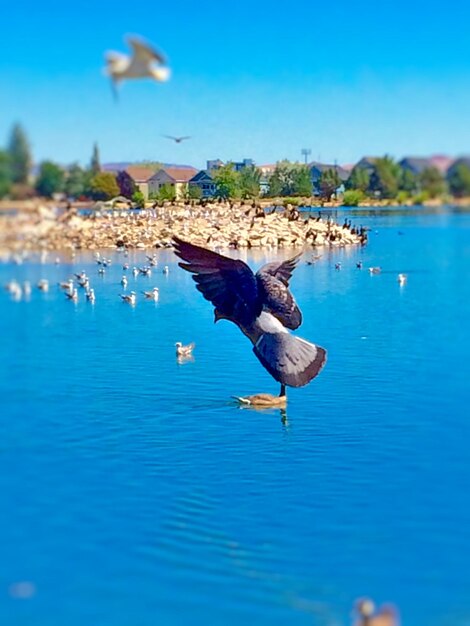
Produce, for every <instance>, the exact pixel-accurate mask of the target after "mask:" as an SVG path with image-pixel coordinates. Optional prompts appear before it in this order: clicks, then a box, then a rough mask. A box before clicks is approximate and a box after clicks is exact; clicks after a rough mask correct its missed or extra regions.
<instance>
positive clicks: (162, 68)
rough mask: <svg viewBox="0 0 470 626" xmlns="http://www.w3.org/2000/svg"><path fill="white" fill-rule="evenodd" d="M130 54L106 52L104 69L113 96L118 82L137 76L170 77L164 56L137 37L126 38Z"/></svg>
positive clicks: (160, 80) (166, 78)
mask: <svg viewBox="0 0 470 626" xmlns="http://www.w3.org/2000/svg"><path fill="white" fill-rule="evenodd" d="M127 42H128V44H129V46H130V47H131V49H132V55H127V54H121V53H120V52H107V53H106V55H105V58H106V68H105V71H106V73H107V74H108V76H109V77H110V78H111V81H112V85H113V90H114V94H115V96H117V86H118V84H119V82H121V81H124V80H130V79H137V78H153V79H154V80H156V81H158V82H165V81H167V80H168V79H169V78H170V68H169V67H168V65H167V61H166V58H165V56H164V55H163V54H162V53H161V52H159V51H158V50H156V49H155V48H153V47H152V46H151V45H150V44H148V43H147V42H145V41H143V40H142V39H139V38H138V37H129V38H128V39H127Z"/></svg>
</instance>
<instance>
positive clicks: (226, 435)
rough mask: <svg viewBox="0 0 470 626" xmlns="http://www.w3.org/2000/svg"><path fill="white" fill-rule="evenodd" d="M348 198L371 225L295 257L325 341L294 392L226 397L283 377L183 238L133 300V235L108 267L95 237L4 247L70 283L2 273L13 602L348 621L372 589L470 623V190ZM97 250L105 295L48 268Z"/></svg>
mask: <svg viewBox="0 0 470 626" xmlns="http://www.w3.org/2000/svg"><path fill="white" fill-rule="evenodd" d="M348 215H349V214H348ZM350 215H351V217H352V219H353V222H354V223H357V224H359V223H362V224H366V225H368V226H370V227H371V228H372V231H371V235H370V243H369V245H368V246H367V247H366V248H363V249H359V248H354V249H349V250H335V251H333V252H331V253H328V252H326V251H325V252H324V253H323V256H322V258H321V260H320V261H319V262H318V263H317V264H316V265H315V266H307V265H306V264H305V263H302V264H301V265H300V267H299V268H298V270H297V271H296V272H295V274H294V277H293V280H292V289H293V291H294V293H295V295H296V297H297V300H298V302H299V305H300V307H301V309H302V311H303V314H304V324H303V326H302V328H301V329H300V331H301V332H300V333H299V334H300V335H301V336H303V337H306V338H308V339H310V340H313V341H316V342H317V343H319V344H320V345H322V346H325V347H326V348H327V349H328V357H329V359H328V363H327V365H326V367H325V369H324V370H323V372H322V373H321V374H320V376H319V377H318V378H317V379H316V380H315V381H313V382H312V383H311V384H310V385H309V386H307V387H306V388H303V389H298V390H290V392H289V404H288V408H287V413H286V414H285V415H284V414H282V413H281V412H280V411H278V410H268V411H254V410H249V409H239V408H238V407H236V406H235V405H234V404H232V403H231V400H230V396H231V395H233V394H249V393H254V392H274V393H277V391H278V386H277V384H276V383H274V381H272V379H271V378H270V377H269V375H268V374H267V373H266V372H265V371H264V370H263V368H262V367H261V365H260V364H259V363H258V361H257V360H256V358H255V357H254V355H253V354H252V352H251V348H250V345H249V343H248V341H247V340H246V339H245V338H244V337H243V336H242V335H241V333H240V332H239V331H238V330H237V329H236V328H235V327H234V326H233V325H230V324H229V323H227V322H221V323H219V324H217V325H216V326H214V324H213V321H212V320H213V316H212V310H211V307H210V306H209V304H208V303H207V302H206V301H205V300H203V299H202V297H201V296H200V294H199V293H198V292H197V291H196V290H195V288H194V284H193V282H192V281H191V278H190V276H189V275H188V274H187V273H185V272H183V271H182V270H180V269H179V268H178V267H177V266H176V264H175V259H174V258H173V256H172V254H171V252H169V251H163V252H160V253H159V258H160V265H159V267H158V268H157V269H156V271H155V272H154V274H153V276H152V277H149V278H147V277H139V278H138V279H137V280H136V281H134V279H133V278H132V276H130V286H131V285H136V286H137V288H136V291H138V292H140V290H141V289H144V288H148V287H152V286H153V285H157V286H158V287H159V288H160V301H159V302H158V303H157V304H154V303H151V302H145V301H143V300H142V299H140V300H139V302H138V303H137V306H136V307H135V308H132V307H130V306H128V305H126V304H123V303H122V302H120V300H119V298H118V294H119V293H121V292H122V288H121V286H120V284H119V280H120V278H121V276H122V274H123V271H122V268H121V264H122V262H124V258H123V255H122V254H119V253H114V254H112V257H113V259H114V261H115V262H114V264H113V265H112V266H111V268H109V269H108V271H107V273H106V275H105V276H103V277H100V276H98V274H97V266H96V265H94V263H93V260H92V257H91V255H87V254H86V253H83V254H81V255H78V256H77V257H76V258H75V260H74V261H73V263H71V262H70V260H67V259H66V258H65V257H64V258H63V260H62V263H61V264H60V265H57V266H56V265H54V264H53V263H50V264H47V263H46V264H44V265H41V264H39V263H38V262H36V261H33V260H31V261H26V262H25V263H24V264H23V265H13V264H6V263H4V264H0V283H2V284H3V283H4V282H6V281H7V280H8V279H11V278H18V279H21V280H24V279H26V278H28V279H29V280H31V281H34V282H36V281H37V280H38V279H39V278H41V277H46V278H49V279H50V281H51V284H52V286H51V290H50V292H49V293H48V294H42V293H40V292H39V291H37V290H34V291H33V294H32V297H31V300H30V301H29V302H26V301H20V302H13V301H12V300H11V299H10V297H9V296H8V294H7V293H6V292H2V293H0V337H1V344H0V350H1V360H0V393H1V399H2V400H1V407H2V408H1V418H0V469H1V471H0V494H1V501H2V506H1V515H0V546H1V552H0V558H1V567H0V623H1V624H5V625H8V626H45V625H47V626H63V625H64V624H67V625H68V626H83V625H85V624H86V625H93V626H129V625H130V624H132V625H133V626H155V624H164V625H165V626H176V625H178V626H180V625H183V626H186V625H187V626H192V625H199V624H204V625H205V626H216V625H217V626H218V625H225V626H232V625H234V626H235V625H238V624H241V623H245V624H256V625H259V626H264V625H266V626H268V625H269V626H274V625H276V626H277V625H279V626H280V625H281V624H282V625H285V624H291V625H295V626H297V625H298V626H303V625H305V626H307V625H312V624H315V625H318V626H323V625H335V626H336V625H338V626H339V625H341V624H348V623H350V611H351V607H352V603H353V601H354V599H355V598H357V597H358V596H361V595H364V594H366V595H369V596H372V597H373V598H374V599H375V600H376V601H377V602H382V601H392V602H394V603H396V604H397V605H398V606H399V607H400V611H401V614H402V617H403V622H404V623H405V624H412V625H413V626H433V625H435V624H443V625H446V624H449V625H452V626H459V625H468V624H470V592H469V590H470V564H469V557H470V504H469V490H470V463H469V441H470V411H469V408H468V407H469V401H470V391H469V390H470V376H469V374H470V372H469V366H468V354H469V351H470V331H469V320H470V272H469V269H468V268H469V264H470V213H465V212H453V211H450V210H449V211H443V212H439V213H435V214H427V213H425V212H424V211H423V210H417V211H411V210H407V211H395V212H388V211H378V212H377V213H374V212H370V213H367V212H366V213H365V212H364V211H360V210H358V211H352V212H351V213H350ZM341 218H342V215H341V214H340V216H339V219H341ZM398 231H401V232H402V233H403V234H402V235H400V234H398ZM280 256H282V255H280ZM273 257H274V255H273V254H265V253H257V254H256V255H248V260H249V261H250V263H252V264H253V265H259V264H261V263H262V262H263V261H264V260H271V259H272V258H273ZM143 258H144V257H143V254H140V253H139V254H134V253H131V254H130V257H129V262H130V264H131V267H132V265H133V264H135V263H140V264H142V263H143ZM359 259H361V260H363V262H364V267H365V268H366V267H368V266H369V265H380V266H381V267H382V268H383V272H382V274H380V275H378V276H370V275H369V273H368V272H367V270H365V269H364V270H362V271H361V270H358V269H356V267H355V263H356V261H357V260H359ZM338 260H340V261H341V262H342V270H341V271H336V270H335V269H334V263H335V262H336V261H338ZM164 264H168V265H169V266H170V273H169V275H168V276H165V275H163V273H162V272H161V267H162V265H164ZM82 269H85V270H86V271H87V272H89V273H90V275H91V276H92V285H93V286H94V287H95V291H96V295H97V301H96V304H95V305H94V306H91V305H90V304H89V303H87V302H85V301H84V300H83V299H81V300H80V301H79V302H78V304H77V305H74V304H72V303H71V302H68V301H66V300H65V298H64V296H63V294H62V293H61V292H59V290H58V287H56V286H54V283H56V282H57V281H58V280H64V279H66V278H67V277H68V276H69V274H70V273H71V271H72V270H74V271H80V270H82ZM399 272H404V273H407V274H408V282H407V284H406V285H405V286H404V287H400V286H399V285H398V283H397V274H398V273H399ZM129 288H130V287H129ZM81 295H82V294H81ZM178 340H180V341H183V342H189V341H195V342H196V349H195V353H194V356H195V360H194V362H189V363H186V364H184V365H179V364H178V363H177V362H176V359H175V356H174V343H175V341H178ZM21 581H29V583H30V589H31V590H32V591H31V593H30V594H29V595H30V597H29V598H28V599H21V598H18V597H16V596H17V595H18V594H16V593H15V592H14V589H15V584H17V583H19V582H21Z"/></svg>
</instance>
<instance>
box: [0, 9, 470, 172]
mask: <svg viewBox="0 0 470 626" xmlns="http://www.w3.org/2000/svg"><path fill="white" fill-rule="evenodd" d="M7 15H8V18H7V21H5V20H3V24H2V33H1V37H0V49H1V55H0V140H3V141H6V138H7V135H8V131H9V128H10V126H11V124H12V123H13V122H14V121H16V120H18V121H20V122H21V123H22V124H23V125H24V126H25V128H26V129H27V131H28V133H29V136H30V139H31V143H32V146H33V150H34V155H35V158H36V160H40V159H43V158H52V159H54V160H57V161H59V162H62V163H69V162H72V161H74V160H78V161H80V162H82V163H86V162H87V161H88V160H89V158H90V154H91V147H92V144H93V142H94V141H98V143H99V146H100V150H101V155H102V160H103V161H120V160H142V159H152V160H158V161H167V162H178V163H189V164H192V165H195V166H198V167H201V166H203V165H204V164H205V160H206V158H217V157H220V158H222V159H224V160H228V159H234V160H238V159H241V158H243V157H251V158H254V159H255V161H256V162H257V163H259V164H262V163H271V162H275V161H276V160H278V159H282V158H289V159H292V160H296V159H300V158H301V155H300V149H301V148H303V147H307V148H310V149H311V150H312V156H311V158H312V159H317V158H320V159H321V160H323V161H334V160H335V159H337V160H338V162H339V163H351V162H354V161H356V160H357V159H358V158H360V157H361V156H362V155H364V154H370V155H372V154H384V153H385V152H387V153H389V154H392V155H394V156H401V155H404V154H414V155H420V154H427V153H447V154H462V153H470V123H469V121H470V45H469V43H468V25H469V24H470V3H468V2H464V1H463V0H462V1H459V2H452V0H451V1H450V2H447V3H442V2H437V1H436V0H431V1H428V2H423V1H415V2H413V1H407V2H405V1H404V0H395V2H393V3H391V4H390V5H389V4H388V3H384V2H371V1H363V2H361V1H359V2H346V1H344V0H337V1H336V2H334V3H324V2H323V3H315V2H310V1H305V0H298V1H297V2H295V3H294V2H291V3H288V2H280V3H277V4H275V3H273V2H264V1H263V2H256V1H255V0H252V1H251V2H249V1H247V0H238V1H237V2H236V3H235V2H232V3H224V2H220V1H219V2H213V1H209V0H203V1H201V2H197V3H196V2H191V3H190V2H184V1H182V0H179V1H177V2H162V3H157V2H143V1H141V0H134V1H133V2H131V3H126V4H124V3H118V2H110V1H108V0H105V1H104V2H99V0H97V2H96V3H94V2H91V1H81V2H80V1H78V2H75V3H64V2H63V1H62V2H58V1H57V0H42V1H41V2H32V1H31V0H26V2H16V3H9V7H8V14H7ZM128 33H136V34H140V35H142V36H144V37H145V38H147V39H148V40H149V41H151V42H153V43H154V44H155V45H157V46H158V47H160V48H161V49H162V50H163V51H164V52H165V53H166V54H167V56H168V57H169V60H170V64H171V67H172V70H173V76H172V80H171V81H170V82H168V83H166V84H156V83H152V82H150V81H144V82H140V83H138V82H134V83H126V84H125V85H124V86H123V88H122V90H121V98H120V101H119V103H117V104H116V103H115V102H114V101H113V99H112V96H111V91H110V86H109V83H108V81H107V79H106V78H105V77H104V75H103V74H102V67H103V53H104V52H105V51H106V50H109V49H114V50H121V51H125V50H126V44H125V42H124V36H125V34H128ZM162 134H175V135H178V134H181V135H191V136H192V137H193V138H192V139H191V141H188V142H185V143H183V144H179V145H176V144H173V143H171V142H169V141H168V140H166V139H164V138H163V137H162V136H161V135H162Z"/></svg>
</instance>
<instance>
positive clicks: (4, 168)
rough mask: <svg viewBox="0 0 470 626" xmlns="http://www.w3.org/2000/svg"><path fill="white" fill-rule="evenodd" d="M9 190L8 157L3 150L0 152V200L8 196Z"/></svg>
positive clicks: (9, 169)
mask: <svg viewBox="0 0 470 626" xmlns="http://www.w3.org/2000/svg"><path fill="white" fill-rule="evenodd" d="M10 189H11V167H10V156H9V154H8V153H7V152H5V151H4V150H0V198H3V197H5V196H6V195H8V193H9V192H10Z"/></svg>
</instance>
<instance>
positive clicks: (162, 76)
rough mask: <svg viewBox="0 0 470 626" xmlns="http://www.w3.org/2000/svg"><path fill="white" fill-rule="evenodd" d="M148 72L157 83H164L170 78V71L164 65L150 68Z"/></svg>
mask: <svg viewBox="0 0 470 626" xmlns="http://www.w3.org/2000/svg"><path fill="white" fill-rule="evenodd" d="M150 71H151V73H152V76H153V77H154V78H155V80H157V81H158V82H159V83H165V82H166V81H167V80H169V78H170V76H171V70H170V68H169V67H167V66H166V65H157V67H152V68H151V70H150Z"/></svg>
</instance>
